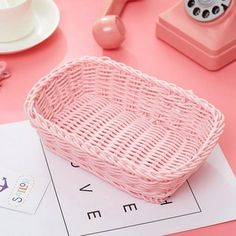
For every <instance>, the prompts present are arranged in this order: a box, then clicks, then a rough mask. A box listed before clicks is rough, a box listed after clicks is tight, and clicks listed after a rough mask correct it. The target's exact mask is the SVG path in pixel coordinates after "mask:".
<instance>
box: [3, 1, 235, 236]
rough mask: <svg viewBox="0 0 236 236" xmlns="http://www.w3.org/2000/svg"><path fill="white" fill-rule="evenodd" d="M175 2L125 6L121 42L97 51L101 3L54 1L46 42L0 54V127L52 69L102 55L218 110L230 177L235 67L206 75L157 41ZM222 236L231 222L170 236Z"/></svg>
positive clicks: (16, 116) (19, 116)
mask: <svg viewBox="0 0 236 236" xmlns="http://www.w3.org/2000/svg"><path fill="white" fill-rule="evenodd" d="M38 1H40V0H38ZM176 2H177V0H168V1H166V0H141V1H137V2H131V3H129V5H127V7H126V10H125V11H124V14H123V16H122V19H123V20H124V22H125V25H126V29H127V39H126V41H125V43H124V44H123V46H122V48H120V49H119V50H116V51H103V50H102V49H100V48H99V47H98V46H97V45H96V43H95V41H94V39H93V37H92V34H91V28H92V25H93V22H94V21H95V20H96V19H97V18H99V17H100V16H101V13H102V11H103V4H102V0H97V1H95V0H69V1H65V0H56V3H57V4H58V7H59V8H60V11H61V21H60V25H59V28H58V29H57V31H56V32H55V33H54V34H53V35H52V36H51V37H50V38H49V39H48V40H46V41H45V42H43V43H41V44H40V45H38V46H36V47H34V48H32V49H30V50H27V51H25V52H21V53H17V54H12V55H0V60H6V61H7V63H8V65H9V68H10V69H11V71H12V74H13V75H12V77H11V78H10V79H9V80H6V81H4V82H3V85H2V87H0V123H2V124H3V123H7V122H13V121H19V120H23V119H26V117H25V115H24V111H23V103H24V100H25V97H26V94H27V92H28V91H29V89H30V88H31V86H32V85H33V84H34V83H35V82H36V81H37V80H38V79H39V78H40V77H41V76H43V75H45V74H47V73H48V72H49V71H50V70H51V69H53V68H54V67H55V66H58V65H60V64H62V63H64V62H65V61H68V60H71V59H74V58H77V57H80V56H84V55H95V56H101V55H106V56H110V57H112V58H113V59H115V60H118V61H122V62H124V63H126V64H128V65H131V66H133V67H135V68H137V69H140V70H142V71H144V72H146V73H148V74H151V75H154V76H156V77H158V78H159V79H162V80H167V81H169V82H173V83H175V84H177V85H179V86H181V87H183V88H185V89H191V90H193V91H194V92H195V93H196V94H197V95H198V96H200V97H203V98H205V99H207V100H208V101H210V102H211V103H213V104H214V105H215V106H216V107H218V108H219V109H220V110H221V111H222V112H223V113H224V115H225V118H226V127H225V131H224V134H223V135H222V138H221V140H220V144H221V147H222V149H223V151H224V153H225V155H226V157H227V160H228V162H229V164H230V165H231V167H232V169H233V171H234V174H236V158H235V156H236V148H235V147H236V111H235V109H236V107H235V104H236V62H234V63H232V64H230V65H228V66H227V67H225V68H224V69H222V70H220V71H218V72H209V71H206V70H205V69H203V68H202V67H200V66H199V65H197V64H195V63H194V62H192V61H191V60H189V59H188V58H186V57H185V56H183V55H182V54H180V53H179V52H177V51H175V50H174V49H173V48H171V47H169V46H168V45H166V44H165V43H163V42H161V41H159V40H157V39H156V38H155V21H156V19H157V17H158V15H159V13H161V12H162V11H164V10H166V9H167V8H169V7H171V6H172V5H173V4H174V3H176ZM213 197H214V196H213ZM223 200H224V199H222V201H223ZM222 210H223V209H222ZM235 210H236V209H235ZM224 234H226V235H229V236H231V235H232V236H233V235H235V234H236V221H234V222H228V223H224V224H219V225H215V226H211V227H207V228H201V229H197V230H193V231H187V232H184V233H179V234H175V235H179V236H180V235H183V236H187V235H188V236H195V235H196V236H197V235H202V236H204V235H207V236H209V235H214V236H221V235H224Z"/></svg>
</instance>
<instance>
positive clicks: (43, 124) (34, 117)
mask: <svg viewBox="0 0 236 236" xmlns="http://www.w3.org/2000/svg"><path fill="white" fill-rule="evenodd" d="M84 62H94V63H100V64H103V65H107V66H112V67H114V68H116V69H119V70H122V71H127V72H129V73H133V74H135V75H136V76H137V77H141V78H143V79H145V80H148V81H150V82H152V83H154V85H157V86H162V87H164V88H168V89H170V90H171V91H173V92H175V93H177V94H181V96H183V95H184V97H186V98H187V99H189V100H191V101H194V102H196V103H197V104H199V105H200V106H201V107H203V108H204V109H206V110H208V111H209V112H210V113H211V115H212V118H213V125H212V129H211V131H210V132H209V134H208V136H207V138H206V140H205V141H204V142H203V144H202V146H201V147H200V148H199V149H198V151H197V153H196V154H195V155H194V156H193V158H192V159H189V160H188V161H187V162H186V163H184V164H183V165H179V166H178V168H176V169H175V173H173V171H172V172H170V173H167V171H158V172H157V173H155V174H154V173H150V171H149V172H148V173H145V174H144V173H143V171H142V172H141V171H139V172H138V174H139V175H140V176H142V177H144V178H147V176H148V178H150V179H155V180H172V179H175V178H178V177H180V176H182V175H184V174H186V173H188V172H189V167H191V168H194V167H197V166H198V164H199V163H201V162H202V160H204V159H206V157H207V156H208V155H209V154H210V152H211V150H212V149H213V147H214V146H215V145H216V142H217V141H218V139H219V136H220V135H221V133H222V132H223V128H224V115H223V114H222V113H221V112H220V111H219V110H218V109H217V108H215V106H213V105H212V104H210V103H209V102H208V101H207V100H205V99H202V98H199V97H198V96H196V95H195V94H194V93H193V92H192V91H191V90H185V89H183V88H181V87H178V86H177V85H175V84H174V83H169V82H167V81H163V80H159V79H157V78H156V77H154V76H150V75H148V74H146V73H143V72H141V71H140V70H137V69H134V68H132V67H130V66H127V65H125V64H123V63H121V62H117V61H114V60H112V59H110V58H109V57H95V56H84V57H81V58H79V59H75V60H72V61H69V62H67V63H66V64H64V65H62V66H59V67H57V68H56V69H54V70H53V71H52V72H51V73H49V74H48V75H46V76H44V77H42V78H41V79H40V80H39V81H38V82H37V83H36V84H35V85H34V86H33V88H32V89H31V90H30V92H29V93H28V95H27V99H26V102H25V105H24V108H25V112H26V113H27V115H28V117H29V118H30V121H31V123H32V125H33V126H35V127H36V128H41V129H44V130H45V129H47V130H50V131H51V132H53V134H55V135H57V137H59V138H62V139H64V141H66V142H67V143H69V144H70V145H73V146H76V147H77V146H78V145H79V147H80V148H81V150H82V151H81V152H83V151H84V152H87V153H89V154H92V155H99V156H100V157H103V159H104V160H106V161H108V160H109V161H111V162H112V164H115V165H117V164H118V165H119V166H120V167H121V168H122V165H121V162H120V161H119V160H118V162H117V161H115V160H116V159H117V157H116V156H115V155H113V154H108V153H106V152H104V151H103V150H101V149H99V148H98V147H93V146H91V145H87V144H86V143H84V142H82V140H80V138H79V137H78V136H77V135H74V134H71V133H69V132H67V131H65V130H63V129H62V128H60V127H59V126H58V125H56V124H55V123H53V122H51V121H49V120H47V119H44V118H43V117H42V116H41V115H40V114H38V113H37V111H36V109H35V107H34V99H35V97H36V96H37V95H38V94H39V93H40V91H41V89H42V88H43V87H44V86H46V85H47V83H48V82H49V81H51V79H53V78H55V77H56V75H59V74H61V73H63V72H64V71H65V70H67V69H68V68H70V67H71V66H74V65H80V64H83V63H84ZM204 153H208V155H206V154H205V155H203V154H204ZM201 156H202V157H201ZM130 166H132V164H131V165H130ZM130 166H129V167H130ZM129 167H127V168H129ZM129 169H130V171H133V169H131V168H129ZM136 173H137V172H136Z"/></svg>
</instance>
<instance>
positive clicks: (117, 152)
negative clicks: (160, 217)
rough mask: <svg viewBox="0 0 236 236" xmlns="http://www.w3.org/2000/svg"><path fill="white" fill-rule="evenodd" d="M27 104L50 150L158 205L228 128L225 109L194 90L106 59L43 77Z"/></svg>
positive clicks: (80, 63) (80, 61)
mask: <svg viewBox="0 0 236 236" xmlns="http://www.w3.org/2000/svg"><path fill="white" fill-rule="evenodd" d="M25 110H26V112H27V114H28V117H29V119H30V121H31V124H32V125H33V126H34V127H35V128H36V129H37V131H38V134H39V135H40V137H41V139H42V141H43V143H44V145H46V147H47V148H48V149H49V150H50V151H51V152H53V153H55V154H57V155H58V156H60V157H63V158H64V159H66V160H68V161H70V162H73V163H74V164H76V165H79V166H80V167H81V168H83V169H85V170H87V171H89V172H91V173H93V174H95V175H97V176H99V177H100V178H102V179H104V180H106V181H107V182H109V183H111V184H113V185H114V186H116V187H117V188H119V189H121V190H123V191H126V192H128V193H129V194H131V195H133V196H135V197H137V198H140V199H144V200H146V201H149V202H153V203H159V202H160V201H162V200H164V199H166V198H167V197H168V196H170V195H172V194H173V193H174V192H175V191H176V190H177V189H178V188H179V187H180V186H181V185H182V184H183V183H184V182H185V181H186V179H187V178H189V177H190V175H191V174H193V173H194V172H195V171H196V170H197V169H198V168H199V167H200V166H201V164H202V163H203V162H204V160H205V159H206V158H207V157H208V156H209V154H210V153H211V151H212V149H213V148H214V146H215V145H216V143H217V142H218V138H219V136H220V134H221V133H222V131H223V127H224V118H223V115H222V114H221V112H220V111H218V110H217V109H216V108H215V107H214V106H213V105H211V104H209V103H208V102H207V101H206V100H203V99H200V98H198V97H197V96H195V95H194V94H193V93H192V92H191V91H186V90H184V89H182V88H180V87H177V86H176V85H174V84H170V83H167V82H165V81H161V80H158V79H156V78H154V77H151V76H149V75H147V74H144V73H142V72H140V71H138V70H135V69H133V68H131V67H128V66H126V65H124V64H122V63H118V62H115V61H113V60H111V59H109V58H107V57H100V58H99V57H82V58H80V59H78V60H75V61H73V62H69V63H67V64H66V65H64V66H62V67H60V68H58V69H56V70H54V71H53V72H51V73H50V74H49V75H47V76H46V77H43V78H42V79H41V80H39V82H38V83H37V84H36V85H35V86H34V87H33V88H32V90H31V92H30V93H29V94H28V97H27V100H26V103H25Z"/></svg>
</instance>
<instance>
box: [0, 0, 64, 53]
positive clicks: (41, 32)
mask: <svg viewBox="0 0 236 236" xmlns="http://www.w3.org/2000/svg"><path fill="white" fill-rule="evenodd" d="M33 8H34V13H35V18H36V26H35V29H34V31H33V32H32V33H30V34H29V35H27V36H25V37H24V38H22V39H19V40H16V41H12V42H7V43H5V42H4V43H1V42H0V54H9V53H16V52H20V51H23V50H26V49H29V48H31V47H33V46H35V45H37V44H39V43H41V42H43V41H44V40H45V39H47V38H48V37H49V36H50V35H51V34H52V33H53V32H54V31H55V30H56V28H57V26H58V24H59V20H60V12H59V9H58V7H57V5H56V4H55V3H54V1H53V0H34V1H33Z"/></svg>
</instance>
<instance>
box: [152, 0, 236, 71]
mask: <svg viewBox="0 0 236 236" xmlns="http://www.w3.org/2000/svg"><path fill="white" fill-rule="evenodd" d="M235 25H236V0H181V1H179V2H178V3H177V4H176V5H175V6H173V7H172V8H171V9H169V10H167V11H166V12H164V13H162V14H160V16H159V18H158V20H157V24H156V35H157V37H158V38H160V39H162V40H163V41H165V42H167V43H168V44H170V45H171V46H173V47H174V48H176V49H177V50H179V51H180V52H182V53H183V54H185V55H186V56H188V57H190V58H191V59H192V60H194V61H196V62H197V63H199V64H200V65H202V66H203V67H205V68H207V69H208V70H218V69H220V68H222V67H223V66H225V65H226V64H228V63H230V62H232V61H234V60H235V59H236V30H235Z"/></svg>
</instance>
